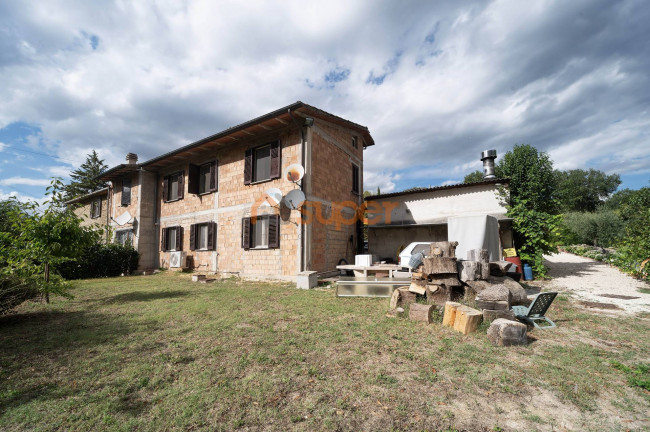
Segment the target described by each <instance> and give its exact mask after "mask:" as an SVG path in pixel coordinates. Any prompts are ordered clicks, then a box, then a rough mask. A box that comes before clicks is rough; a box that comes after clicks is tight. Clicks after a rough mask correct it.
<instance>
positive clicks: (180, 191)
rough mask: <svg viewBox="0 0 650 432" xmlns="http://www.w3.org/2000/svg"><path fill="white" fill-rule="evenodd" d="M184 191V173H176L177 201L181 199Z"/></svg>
mask: <svg viewBox="0 0 650 432" xmlns="http://www.w3.org/2000/svg"><path fill="white" fill-rule="evenodd" d="M184 191H185V171H181V172H179V173H178V199H183V192H184Z"/></svg>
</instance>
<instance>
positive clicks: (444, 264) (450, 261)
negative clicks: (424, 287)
mask: <svg viewBox="0 0 650 432" xmlns="http://www.w3.org/2000/svg"><path fill="white" fill-rule="evenodd" d="M423 265H424V274H427V275H434V274H435V275H438V274H449V273H457V272H458V268H457V266H456V258H446V257H427V258H425V259H424V261H423Z"/></svg>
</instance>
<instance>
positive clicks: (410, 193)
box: [366, 178, 510, 201]
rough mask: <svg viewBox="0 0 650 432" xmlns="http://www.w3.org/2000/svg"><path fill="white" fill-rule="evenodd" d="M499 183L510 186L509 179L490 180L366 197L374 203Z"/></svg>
mask: <svg viewBox="0 0 650 432" xmlns="http://www.w3.org/2000/svg"><path fill="white" fill-rule="evenodd" d="M498 183H504V184H508V183H510V179H507V178H502V179H489V180H483V181H480V182H473V183H458V184H453V185H446V186H435V187H430V188H423V189H418V190H409V191H402V192H392V193H387V194H381V195H370V196H369V197H366V201H372V200H377V199H382V198H391V197H396V196H402V195H413V194H420V193H428V192H434V191H439V190H447V189H458V188H466V187H472V186H481V185H491V184H498Z"/></svg>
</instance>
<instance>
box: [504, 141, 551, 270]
mask: <svg viewBox="0 0 650 432" xmlns="http://www.w3.org/2000/svg"><path fill="white" fill-rule="evenodd" d="M496 171H497V173H498V174H499V177H508V178H509V179H510V182H509V187H508V189H507V190H506V189H503V190H502V191H501V196H502V198H503V200H504V201H505V204H506V206H507V207H508V216H510V217H511V218H512V219H513V228H514V241H515V247H516V248H517V250H518V252H519V255H520V256H521V258H522V260H523V261H525V262H528V263H529V264H530V265H531V266H532V267H533V269H534V270H535V273H536V274H537V275H538V276H541V277H543V276H545V275H546V268H545V267H544V258H543V254H545V253H550V252H556V251H557V245H556V238H557V234H558V231H559V224H560V216H558V215H557V213H558V210H559V205H558V201H557V199H556V198H555V187H556V186H555V180H556V176H555V175H554V171H553V162H552V161H551V159H550V158H549V156H548V154H546V153H544V152H539V151H537V149H536V148H535V147H533V146H530V145H527V144H522V145H515V146H514V148H513V149H512V151H509V152H507V153H506V154H505V155H504V156H503V158H502V159H501V160H500V161H499V163H498V165H497V167H496Z"/></svg>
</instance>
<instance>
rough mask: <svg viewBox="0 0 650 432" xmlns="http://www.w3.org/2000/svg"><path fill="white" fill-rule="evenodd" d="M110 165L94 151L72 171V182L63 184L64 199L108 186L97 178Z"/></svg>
mask: <svg viewBox="0 0 650 432" xmlns="http://www.w3.org/2000/svg"><path fill="white" fill-rule="evenodd" d="M107 168H108V166H107V165H106V164H104V160H103V159H99V156H98V155H97V152H95V150H93V151H92V153H90V154H89V155H88V156H87V157H86V161H85V162H84V163H82V164H81V166H80V167H79V168H78V169H76V170H74V171H72V172H71V173H70V184H67V185H65V186H63V192H64V200H69V199H72V198H75V197H78V196H80V195H85V194H87V193H90V192H93V191H96V190H97V189H101V188H104V187H106V183H104V182H102V181H100V180H97V176H99V175H100V174H101V173H103V172H104V171H106V169H107Z"/></svg>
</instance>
